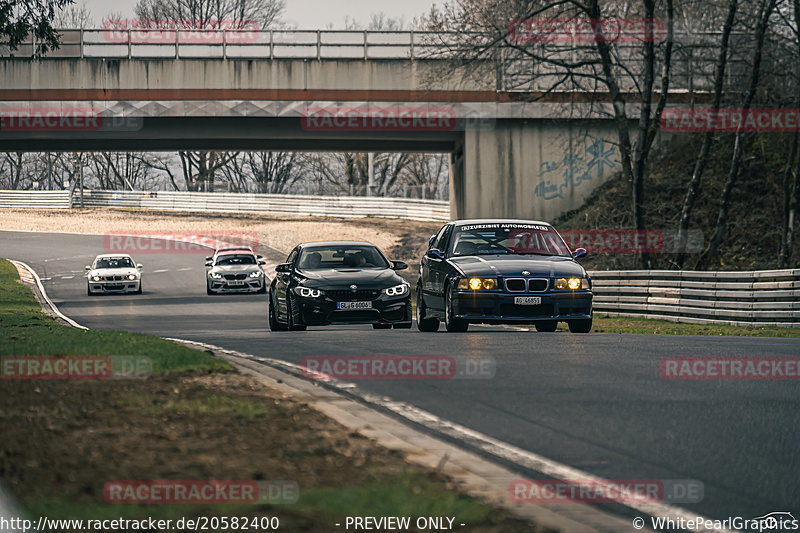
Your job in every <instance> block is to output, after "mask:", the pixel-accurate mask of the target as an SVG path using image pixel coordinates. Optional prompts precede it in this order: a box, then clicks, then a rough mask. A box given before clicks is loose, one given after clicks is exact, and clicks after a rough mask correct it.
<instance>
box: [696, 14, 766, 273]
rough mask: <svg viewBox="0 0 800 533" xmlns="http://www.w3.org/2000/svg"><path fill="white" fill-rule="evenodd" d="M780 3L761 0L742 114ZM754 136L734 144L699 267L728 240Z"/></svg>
mask: <svg viewBox="0 0 800 533" xmlns="http://www.w3.org/2000/svg"><path fill="white" fill-rule="evenodd" d="M777 2H778V0H761V1H760V2H759V17H758V24H757V26H756V44H755V48H754V49H753V58H752V62H751V65H752V71H751V74H750V85H749V87H748V91H747V95H746V96H745V101H744V105H743V106H742V112H743V113H747V111H749V110H750V109H751V107H752V104H753V99H754V98H755V96H756V91H758V88H759V75H760V68H761V57H762V53H763V51H764V41H765V39H766V35H767V32H768V30H769V21H770V18H771V17H772V15H773V12H774V11H775V7H776V4H777ZM752 139H753V135H752V134H750V133H745V132H742V131H741V130H739V131H737V132H736V138H735V140H734V145H733V156H732V157H731V165H730V169H729V170H728V176H727V178H726V180H725V186H724V187H723V189H722V195H721V197H720V201H719V212H718V214H717V224H716V227H715V228H714V232H713V233H712V234H711V240H710V242H709V244H708V246H706V249H705V250H703V253H701V254H700V258H699V259H698V260H697V264H696V265H695V268H698V269H701V270H704V269H706V268H708V266H709V265H710V264H711V261H712V260H713V259H714V257H715V256H716V252H717V249H718V248H719V245H720V244H721V243H722V241H723V240H724V238H725V230H726V229H727V225H728V210H729V208H730V197H731V191H732V190H733V187H734V186H735V185H736V179H737V178H738V176H739V170H740V169H741V165H742V154H743V153H745V152H746V151H747V149H748V148H749V145H750V143H752Z"/></svg>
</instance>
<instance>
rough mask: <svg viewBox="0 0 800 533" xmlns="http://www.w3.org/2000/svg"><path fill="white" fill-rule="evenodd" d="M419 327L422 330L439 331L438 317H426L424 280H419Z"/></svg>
mask: <svg viewBox="0 0 800 533" xmlns="http://www.w3.org/2000/svg"><path fill="white" fill-rule="evenodd" d="M417 329H419V330H420V331H427V332H431V331H437V330H438V329H439V319H438V318H425V301H424V300H423V298H422V280H421V279H420V280H419V281H418V282H417Z"/></svg>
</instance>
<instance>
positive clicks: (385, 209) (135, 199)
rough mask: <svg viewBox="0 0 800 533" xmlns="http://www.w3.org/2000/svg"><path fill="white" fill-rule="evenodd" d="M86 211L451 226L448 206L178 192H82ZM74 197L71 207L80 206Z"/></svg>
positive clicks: (349, 198) (407, 201) (373, 199)
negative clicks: (143, 210)
mask: <svg viewBox="0 0 800 533" xmlns="http://www.w3.org/2000/svg"><path fill="white" fill-rule="evenodd" d="M83 196H84V200H83V201H84V205H85V206H87V207H88V206H95V207H142V208H149V209H161V210H166V211H201V212H222V211H232V212H237V213H285V214H292V215H315V216H334V217H367V216H375V217H388V218H407V219H411V220H439V221H444V220H449V219H450V207H449V204H448V202H442V201H437V200H418V199H411V198H383V197H363V196H301V195H286V194H247V193H212V192H180V191H153V192H147V191H84V195H83ZM77 202H78V194H77V193H76V194H75V198H74V202H73V204H74V205H76V206H77V205H78V204H77Z"/></svg>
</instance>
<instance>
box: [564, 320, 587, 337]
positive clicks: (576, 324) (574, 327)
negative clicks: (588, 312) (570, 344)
mask: <svg viewBox="0 0 800 533" xmlns="http://www.w3.org/2000/svg"><path fill="white" fill-rule="evenodd" d="M567 325H568V326H569V332H570V333H590V332H591V331H592V319H591V318H581V319H579V320H570V321H569V322H567Z"/></svg>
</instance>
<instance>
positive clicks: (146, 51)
mask: <svg viewBox="0 0 800 533" xmlns="http://www.w3.org/2000/svg"><path fill="white" fill-rule="evenodd" d="M59 32H60V35H61V47H60V48H59V49H57V50H53V51H50V52H48V54H47V55H46V56H45V58H55V59H58V58H81V59H163V60H168V59H231V60H236V59H242V60H248V59H249V60H259V59H261V60H274V59H307V60H314V59H316V60H322V59H329V60H330V59H334V60H335V59H350V60H407V61H409V60H424V59H446V58H449V57H453V55H457V54H458V52H459V51H463V49H464V47H467V48H469V47H472V46H475V44H476V43H479V42H480V40H481V39H483V38H485V36H481V35H479V34H475V35H474V38H473V36H472V35H471V34H467V35H465V34H458V33H453V32H428V31H371V30H367V31H362V30H256V29H252V30H240V29H230V28H224V29H176V28H138V27H137V28H131V27H122V26H120V27H115V26H114V25H109V24H106V27H105V28H103V29H62V30H59ZM717 41H718V35H717V34H716V33H713V32H711V33H709V32H705V33H676V37H675V42H676V44H677V48H676V51H675V53H674V61H673V89H674V90H675V91H686V90H689V91H692V90H699V91H704V90H708V89H709V88H710V87H711V84H712V81H713V68H712V67H713V63H714V60H715V58H716V54H717V45H716V42H717ZM547 46H548V51H547V53H548V55H553V54H556V55H560V54H564V58H565V59H570V58H571V59H574V57H573V56H574V54H575V53H580V50H576V47H575V46H571V45H569V44H568V43H567V44H563V45H559V44H548V45H547ZM617 46H618V48H619V50H620V51H619V53H620V54H621V56H624V55H625V54H627V56H625V57H628V59H626V62H627V63H628V67H629V70H630V71H631V72H638V71H640V70H641V68H640V67H641V65H639V64H638V63H640V62H641V61H640V60H637V57H639V56H641V46H640V45H639V44H636V43H624V44H622V43H620V44H618V45H617ZM579 48H580V47H579ZM746 48H747V47H746V46H741V47H735V49H736V50H740V49H741V50H745V49H746ZM36 50H37V43H36V41H35V40H32V39H29V40H27V41H25V42H23V43H22V45H21V46H20V47H19V48H18V49H17V50H16V51H14V52H13V53H12V52H11V51H9V50H8V48H7V47H5V46H4V45H3V44H2V43H0V58H9V57H18V58H30V57H31V56H33V55H34V52H35V51H36ZM584 51H586V50H584ZM586 53H591V52H586ZM739 55H741V54H739ZM733 56H736V54H732V58H731V62H732V65H731V66H730V67H729V69H728V72H729V78H730V77H732V76H736V75H737V73H738V72H739V71H741V72H746V70H747V69H746V67H747V60H746V58H745V56H742V57H738V56H736V57H733ZM499 57H500V58H501V59H500V61H501V62H502V65H503V67H502V69H501V70H503V71H504V73H503V74H502V76H501V81H500V87H501V89H502V90H511V91H513V90H518V91H536V90H542V87H546V86H547V85H548V83H551V82H552V81H554V80H557V79H559V78H561V77H562V76H561V75H560V74H559V73H558V72H552V73H549V74H548V72H547V69H548V68H552V67H551V66H548V65H539V64H534V63H533V62H531V61H530V58H528V57H526V56H525V55H524V54H520V53H519V51H518V50H514V49H512V48H508V49H507V50H506V49H504V53H502V54H501V55H500V56H499ZM637 61H638V62H637ZM701 67H704V68H705V70H703V69H702V68H701ZM549 75H552V76H551V77H552V80H551V79H550V78H549V77H548V76H549ZM622 77H625V76H624V75H623V76H622ZM628 77H631V76H630V75H628ZM628 82H629V83H627V84H625V83H624V84H625V85H626V88H630V89H632V88H634V86H635V80H633V79H631V80H628ZM729 84H730V85H732V86H735V85H736V83H735V81H734V80H730V79H729ZM628 85H630V87H628Z"/></svg>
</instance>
